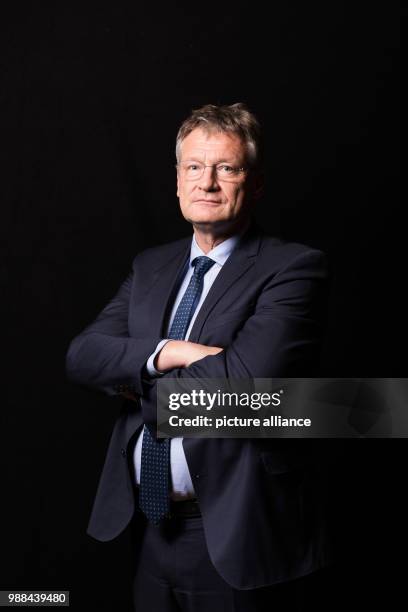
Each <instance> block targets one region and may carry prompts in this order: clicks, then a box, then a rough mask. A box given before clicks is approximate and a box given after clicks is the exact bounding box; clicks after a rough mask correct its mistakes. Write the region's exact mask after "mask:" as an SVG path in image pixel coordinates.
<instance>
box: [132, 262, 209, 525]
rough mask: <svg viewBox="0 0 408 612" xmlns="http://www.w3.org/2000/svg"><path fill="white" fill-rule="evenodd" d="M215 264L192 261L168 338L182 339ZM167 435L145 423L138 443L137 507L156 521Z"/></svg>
mask: <svg viewBox="0 0 408 612" xmlns="http://www.w3.org/2000/svg"><path fill="white" fill-rule="evenodd" d="M214 263H215V261H214V260H212V259H210V258H209V257H205V256H202V257H196V258H195V259H193V261H192V265H193V266H194V273H193V275H192V277H191V279H190V282H189V284H188V287H187V289H186V290H185V293H184V295H183V297H182V299H181V302H180V304H179V305H178V308H177V311H176V314H175V316H174V320H173V323H172V325H171V328H170V331H169V334H168V335H167V337H168V338H171V339H172V340H183V339H184V337H185V335H186V333H187V330H188V327H189V325H190V321H191V318H192V316H193V314H194V311H195V309H196V308H197V304H198V302H199V299H200V296H201V293H202V290H203V282H204V275H205V273H206V272H208V270H209V269H210V268H211V266H213V265H214ZM169 489H170V438H164V439H157V440H155V439H154V438H153V437H152V435H151V433H150V431H149V429H148V428H147V427H146V426H145V428H144V431H143V442H142V462H141V473H140V487H139V506H140V509H141V510H142V511H143V512H144V514H145V515H146V517H147V518H148V520H149V521H150V522H152V523H154V524H156V525H157V524H158V523H159V522H160V521H161V520H162V519H163V518H165V517H166V516H167V515H168V513H169V506H170V499H169Z"/></svg>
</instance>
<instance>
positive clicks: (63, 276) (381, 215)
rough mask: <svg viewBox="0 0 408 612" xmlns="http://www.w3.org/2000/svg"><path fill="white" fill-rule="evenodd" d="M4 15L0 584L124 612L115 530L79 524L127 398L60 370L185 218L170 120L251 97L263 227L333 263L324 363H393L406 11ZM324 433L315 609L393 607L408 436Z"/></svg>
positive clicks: (122, 543) (400, 350) (125, 552)
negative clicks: (333, 559) (323, 565)
mask: <svg viewBox="0 0 408 612" xmlns="http://www.w3.org/2000/svg"><path fill="white" fill-rule="evenodd" d="M113 4H114V7H113ZM1 10H2V11H3V13H4V7H2V9H1ZM1 27H2V34H1V37H0V44H1V56H0V57H1V66H2V69H3V70H2V77H3V78H2V87H1V128H2V129H1V145H2V147H1V148H2V158H1V166H2V170H3V173H2V174H3V178H2V181H1V186H2V191H3V197H2V209H1V210H2V212H1V221H2V229H3V232H4V239H3V241H2V242H3V244H6V251H5V254H4V256H3V258H2V259H3V262H6V266H5V267H4V266H3V265H2V278H3V279H4V280H5V281H6V283H4V285H5V287H6V288H5V293H4V295H5V296H6V300H2V305H3V306H4V305H6V309H5V312H4V314H3V316H2V322H3V326H2V333H1V338H2V351H1V353H2V356H3V360H4V361H3V366H2V372H3V375H4V376H3V383H2V397H3V398H4V400H3V402H2V409H1V431H2V434H3V436H2V443H1V449H2V451H3V453H2V454H3V456H4V462H5V463H4V464H3V466H4V467H3V469H2V505H1V514H2V516H1V522H0V524H1V540H0V541H1V561H2V563H3V564H4V567H3V569H2V571H1V573H0V576H1V584H0V587H1V588H3V589H4V588H9V587H10V588H12V587H14V588H20V589H30V588H36V589H39V588H50V589H51V588H61V589H71V601H72V608H73V609H75V610H79V609H80V608H81V607H84V606H87V609H89V610H91V609H92V610H112V609H121V610H127V609H128V607H127V606H129V600H130V591H129V588H130V587H129V585H130V579H131V573H132V568H131V567H129V562H128V558H129V542H128V539H127V537H126V535H125V534H124V535H123V536H121V537H120V538H119V539H118V540H115V541H113V542H111V543H106V544H102V543H99V542H95V541H94V540H92V539H91V538H89V537H88V536H86V535H85V529H86V525H87V521H88V516H89V512H90V510H91V505H92V501H93V496H94V494H95V490H96V486H97V481H98V478H99V473H100V470H101V468H102V462H103V458H104V453H105V450H106V446H107V444H108V441H109V437H110V432H111V429H112V426H113V423H114V420H115V418H116V415H117V414H118V411H119V404H118V402H117V401H116V400H112V399H109V398H105V397H104V396H102V395H98V394H93V393H91V392H88V391H85V390H83V389H79V388H74V387H72V386H70V385H69V384H68V383H67V382H66V380H65V375H64V356H65V352H66V349H67V345H68V343H69V341H70V339H71V338H72V337H73V336H74V335H76V334H77V333H78V332H79V331H80V330H81V329H82V328H83V327H84V326H85V325H86V324H87V323H88V322H90V321H91V320H92V319H93V318H94V317H95V316H96V314H97V313H98V311H99V310H100V309H101V308H102V307H103V306H104V305H105V303H106V302H107V301H108V300H109V299H110V298H111V297H112V296H113V294H114V293H115V291H116V289H117V287H118V285H119V284H120V282H121V281H122V280H123V278H124V277H125V276H126V275H127V273H128V271H129V268H130V265H131V261H132V259H133V257H134V255H135V254H136V253H137V252H139V251H140V250H142V249H144V248H145V247H148V246H152V245H156V244H159V243H163V242H166V241H169V240H172V239H176V238H179V237H183V236H186V235H189V234H190V227H189V226H188V225H187V224H186V223H185V222H184V221H183V219H182V218H181V215H180V214H179V212H178V202H177V198H176V190H175V169H174V163H175V156H174V143H175V136H176V133H177V129H178V127H179V124H180V122H181V121H182V120H183V119H184V118H185V117H186V116H187V114H188V113H189V112H190V110H191V109H192V108H196V107H198V106H199V105H202V104H204V103H233V102H237V101H244V102H246V103H247V104H248V105H249V106H250V107H251V108H252V109H253V110H254V112H255V113H256V114H257V115H258V116H259V119H260V120H261V121H262V123H263V125H264V129H265V135H266V143H267V159H266V168H267V173H266V174H267V181H268V183H267V189H266V194H265V197H264V198H263V201H262V202H261V203H260V205H259V210H258V213H257V218H258V221H259V223H260V224H261V225H262V226H263V227H264V228H265V229H266V230H268V231H269V232H270V233H280V234H282V235H284V236H286V237H288V238H290V239H293V240H298V241H301V242H306V243H308V244H310V245H313V246H316V247H319V248H322V249H323V250H325V251H326V252H327V253H328V255H329V257H330V262H331V265H332V270H333V288H332V295H331V306H330V319H329V333H328V339H327V344H326V347H325V351H324V359H323V364H322V373H323V375H327V376H363V377H366V376H371V377H374V376H381V377H385V376H392V377H397V376H402V377H403V376H405V374H406V367H405V361H406V358H405V353H406V340H407V334H406V325H405V318H406V314H405V313H406V306H407V303H406V299H405V297H404V286H405V284H406V280H405V279H406V269H405V265H406V257H405V249H406V246H405V241H404V238H405V233H406V230H405V226H404V223H403V220H402V216H401V211H402V206H404V205H405V203H406V189H405V176H404V175H405V173H404V172H403V171H404V170H405V166H406V164H405V161H402V160H404V157H403V154H404V153H405V147H406V107H407V102H408V100H407V95H406V93H405V89H404V84H405V81H406V64H405V54H404V51H403V46H402V29H401V28H402V11H401V10H400V8H399V5H397V4H393V3H391V2H383V3H382V5H381V3H380V5H379V6H378V5H375V6H374V5H373V4H368V3H367V5H366V6H363V4H362V3H356V2H350V3H347V2H325V3H306V2H286V3H284V2H280V3H270V4H269V6H268V7H266V6H264V7H263V6H262V5H261V4H260V3H247V2H235V3H219V4H218V5H213V4H211V5H210V4H207V3H201V4H197V3H196V4H191V3H186V4H174V5H173V4H166V5H163V6H160V5H156V4H153V3H143V4H138V3H135V2H115V3H109V5H108V4H106V5H105V6H104V5H103V4H101V3H95V4H94V3H92V4H91V3H86V2H85V3H82V4H81V5H79V6H78V7H77V8H75V7H74V6H73V5H72V4H71V3H46V2H41V3H38V2H36V3H34V2H33V3H29V2H27V3H25V4H23V3H15V5H14V8H13V9H11V8H10V7H8V9H7V14H3V16H2V19H1ZM401 169H402V172H401ZM330 444H331V445H337V448H338V449H339V452H340V456H341V460H340V461H339V463H338V464H337V465H336V466H334V467H333V475H332V480H331V489H330V495H331V499H332V515H333V519H334V524H335V539H336V542H337V547H338V550H339V562H338V565H337V566H336V568H335V570H334V571H332V572H331V573H330V574H329V575H328V577H327V578H326V580H325V581H323V580H322V581H321V586H320V588H321V591H322V592H323V591H324V593H325V595H324V597H325V599H324V608H323V609H337V608H336V605H337V606H338V609H339V610H340V609H343V607H344V606H345V605H348V604H349V602H350V601H351V600H352V599H353V600H354V601H356V602H358V603H359V604H360V605H363V604H364V605H365V606H367V605H368V604H371V603H374V602H377V603H378V602H379V601H380V602H382V603H386V601H387V598H388V596H389V594H390V593H391V592H393V593H395V591H396V590H398V585H399V579H400V578H402V569H401V570H400V569H399V566H398V563H399V561H398V559H397V556H396V555H397V553H400V552H401V551H403V550H404V548H405V547H406V544H407V538H406V532H405V525H404V521H403V517H404V514H405V512H406V510H407V508H406V504H405V502H404V501H403V488H404V487H403V485H404V482H405V480H406V475H405V469H406V468H405V456H406V443H405V441H404V440H395V439H394V440H348V441H346V442H341V441H339V440H333V441H331V442H330ZM352 589H354V594H353V595H352V594H351V593H352ZM401 593H402V590H401ZM333 597H334V600H335V602H334V603H333Z"/></svg>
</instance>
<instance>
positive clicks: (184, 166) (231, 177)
mask: <svg viewBox="0 0 408 612" xmlns="http://www.w3.org/2000/svg"><path fill="white" fill-rule="evenodd" d="M176 168H180V169H181V172H182V174H183V176H184V178H185V179H186V180H187V181H197V180H198V179H200V178H201V177H202V176H203V174H204V169H205V168H215V174H216V177H217V179H218V180H220V181H236V180H238V179H239V178H240V175H241V174H242V173H243V172H245V170H246V168H244V167H242V168H236V167H234V166H230V165H228V164H212V165H211V166H206V165H205V164H202V163H201V162H196V161H182V162H180V163H179V164H176Z"/></svg>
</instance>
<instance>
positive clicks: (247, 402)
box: [168, 389, 283, 410]
mask: <svg viewBox="0 0 408 612" xmlns="http://www.w3.org/2000/svg"><path fill="white" fill-rule="evenodd" d="M282 394H283V389H280V390H279V391H277V392H274V393H266V392H264V393H234V392H232V393H231V392H226V391H221V390H220V389H218V390H217V391H215V392H213V393H209V392H208V391H204V390H203V389H200V390H199V391H198V390H196V389H194V390H192V391H190V392H189V393H170V394H169V401H168V407H169V409H170V410H179V409H180V408H187V407H191V406H194V407H199V408H203V409H205V410H212V409H213V408H214V407H215V408H218V407H220V408H225V407H231V408H232V407H249V408H251V410H260V409H261V408H264V407H270V406H273V407H278V406H280V405H281V399H282V398H281V395H282Z"/></svg>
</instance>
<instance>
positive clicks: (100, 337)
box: [66, 257, 161, 395]
mask: <svg viewBox="0 0 408 612" xmlns="http://www.w3.org/2000/svg"><path fill="white" fill-rule="evenodd" d="M136 261H137V257H136V258H135V260H134V262H133V269H134V267H135V265H136ZM133 269H132V272H131V273H130V274H129V275H128V277H127V278H126V280H125V281H124V282H123V283H122V285H121V287H120V288H119V291H118V292H117V294H116V295H115V297H114V298H113V299H112V300H111V301H110V302H109V304H108V305H107V306H106V307H105V308H104V309H103V310H102V311H101V313H100V314H99V315H98V317H97V318H96V319H95V321H94V322H93V323H91V324H90V325H88V327H86V328H85V329H84V330H83V331H82V333H80V334H79V335H78V336H77V337H76V338H74V339H73V340H72V342H71V344H70V346H69V348H68V352H67V356H66V372H67V376H68V378H69V379H70V380H71V381H72V382H75V383H78V384H82V385H85V386H88V387H91V388H94V389H98V390H100V391H103V392H105V393H107V394H108V395H115V394H117V393H119V392H121V391H132V392H133V393H135V394H137V395H142V393H143V387H142V377H143V375H144V367H145V364H146V361H147V359H148V357H149V356H150V355H151V353H153V351H154V350H155V348H156V346H157V344H158V342H159V341H160V340H161V338H158V337H152V336H149V335H146V336H144V337H138V338H131V337H129V329H128V313H129V297H130V290H131V286H132V280H133V274H134V272H133Z"/></svg>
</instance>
